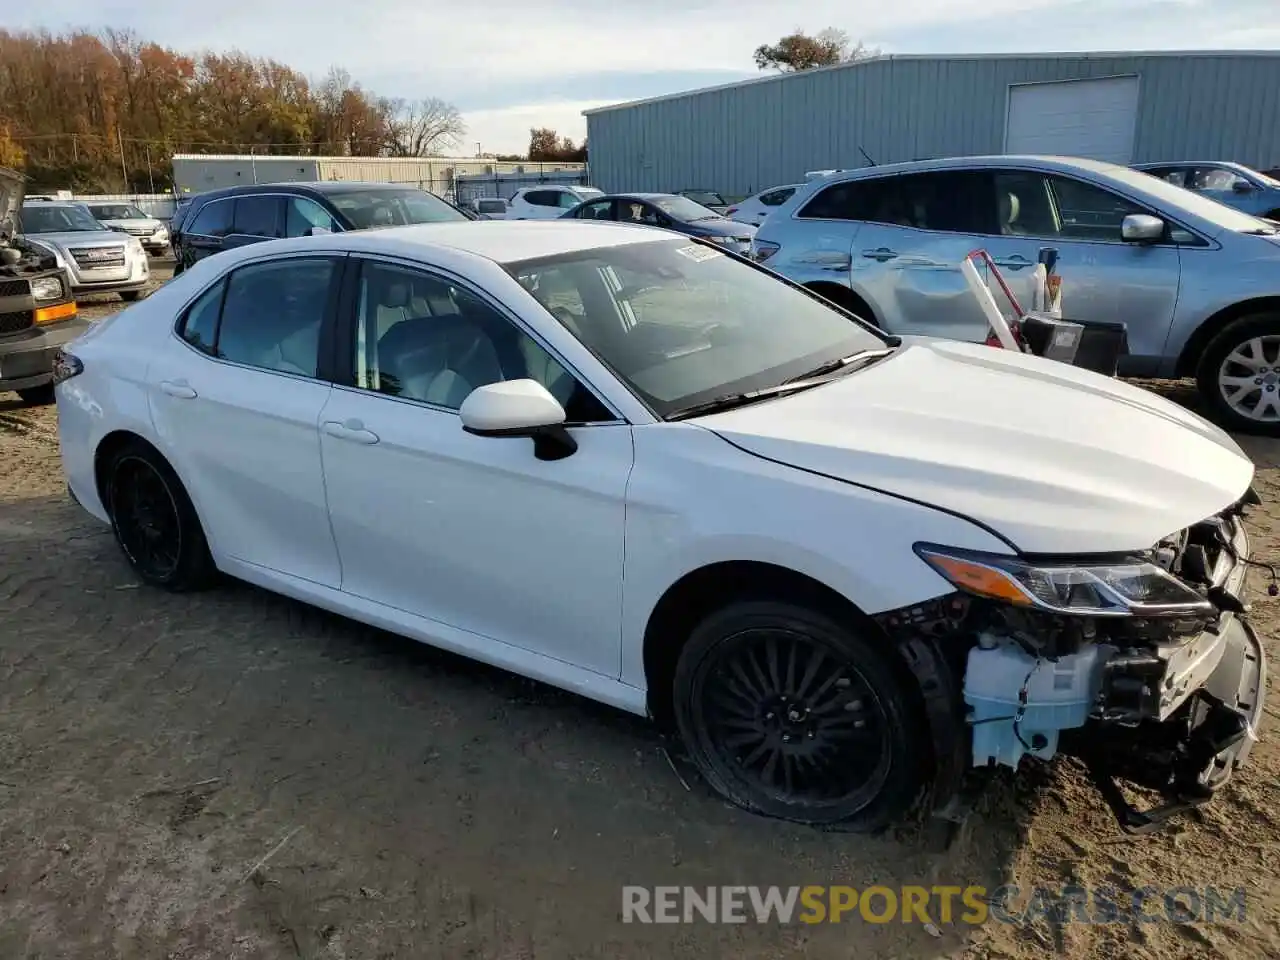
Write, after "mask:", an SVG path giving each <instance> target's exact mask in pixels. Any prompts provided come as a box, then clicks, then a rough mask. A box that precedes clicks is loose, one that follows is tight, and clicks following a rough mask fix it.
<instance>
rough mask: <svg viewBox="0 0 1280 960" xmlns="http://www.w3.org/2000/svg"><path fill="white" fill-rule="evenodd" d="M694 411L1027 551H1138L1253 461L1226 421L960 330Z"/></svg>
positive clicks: (1241, 489) (1201, 513)
mask: <svg viewBox="0 0 1280 960" xmlns="http://www.w3.org/2000/svg"><path fill="white" fill-rule="evenodd" d="M691 422H695V423H698V424H700V425H702V426H704V427H706V428H708V429H710V430H713V431H715V432H716V433H718V434H719V435H720V436H722V437H723V438H724V439H726V440H728V441H729V442H731V443H733V444H735V445H736V446H738V447H740V448H741V449H743V450H746V451H748V452H750V453H753V454H756V455H758V456H761V457H766V458H768V459H770V460H775V461H778V462H781V463H784V464H789V465H792V466H795V467H799V468H800V469H803V470H808V471H813V472H815V473H820V474H824V475H826V476H830V477H834V478H837V479H840V480H845V481H848V482H851V483H856V484H858V485H861V486H866V487H871V488H875V489H878V490H882V491H885V492H888V493H891V494H894V495H897V496H901V497H906V498H909V499H911V500H916V501H919V502H922V503H925V504H928V505H931V506H934V507H938V508H940V509H943V510H947V511H949V512H953V513H957V514H961V515H963V516H966V517H968V518H970V519H972V520H975V521H977V522H979V523H981V524H983V525H985V526H987V527H988V528H990V529H991V530H994V531H995V532H996V533H998V534H1000V535H1001V536H1002V537H1004V538H1005V539H1006V540H1008V541H1009V542H1010V543H1012V544H1013V545H1014V546H1015V547H1017V549H1018V550H1020V551H1021V552H1024V553H1038V554H1090V553H1110V552H1122V551H1130V550H1145V549H1147V548H1149V547H1151V546H1152V545H1154V544H1155V543H1156V542H1157V541H1158V540H1160V539H1161V538H1162V537H1165V536H1168V535H1169V534H1171V533H1174V532H1175V531H1177V530H1180V529H1181V528H1183V527H1185V526H1188V525H1190V524H1192V523H1195V522H1197V521H1199V520H1203V519H1205V518H1206V517H1208V516H1210V515H1212V514H1214V513H1216V512H1217V511H1219V510H1221V509H1223V508H1224V507H1226V506H1228V505H1229V504H1231V503H1233V502H1235V501H1236V500H1238V499H1239V498H1240V497H1242V496H1243V495H1244V494H1245V492H1246V491H1247V490H1248V488H1249V485H1250V483H1251V482H1252V480H1253V473H1254V467H1253V463H1252V461H1251V460H1250V459H1249V458H1248V457H1247V456H1246V455H1245V454H1244V452H1243V451H1242V450H1241V449H1240V448H1239V446H1237V445H1236V443H1235V441H1233V440H1232V439H1231V438H1230V437H1229V436H1228V435H1227V434H1226V433H1224V432H1223V431H1221V430H1220V429H1218V428H1217V427H1215V426H1213V425H1212V424H1210V423H1208V422H1207V421H1205V420H1203V419H1202V418H1200V417H1198V416H1196V415H1195V414H1192V413H1190V412H1188V411H1186V410H1184V409H1183V408H1181V407H1179V406H1177V405H1176V404H1173V403H1171V402H1169V401H1167V400H1165V399H1163V398H1162V397H1159V396H1156V395H1155V394H1152V393H1149V392H1148V391H1146V390H1142V389H1140V388H1138V387H1134V386H1130V385H1128V384H1125V383H1123V382H1121V381H1118V380H1112V379H1109V378H1106V377H1102V376H1099V375H1097V374H1093V373H1090V372H1088V371H1085V370H1080V369H1078V368H1076V367H1071V366H1068V365H1066V364H1062V363H1057V362H1054V361H1050V360H1043V359H1041V358H1038V357H1030V356H1027V355H1025V354H1018V353H1013V352H1011V351H1006V350H1000V349H996V348H992V347H987V346H983V345H980V344H968V343H959V342H956V341H940V340H925V339H916V338H904V341H903V345H902V346H901V347H900V348H899V349H898V350H896V351H895V352H894V354H893V355H892V356H890V357H888V358H886V359H884V360H881V361H879V362H877V363H875V364H873V365H872V366H870V367H868V368H867V369H865V370H861V371H856V372H854V373H852V374H849V375H848V376H846V377H843V378H841V379H838V380H835V381H833V382H831V383H829V384H826V385H824V386H820V387H815V388H812V389H810V390H805V391H802V392H800V393H797V394H792V395H790V396H784V397H781V398H778V399H776V400H771V401H766V402H762V403H758V404H755V405H752V406H748V407H742V408H740V409H738V410H733V411H727V412H725V413H720V414H714V415H711V416H706V417H700V418H697V419H696V420H693V421H691ZM850 536H855V537H856V536H857V531H856V530H851V531H850Z"/></svg>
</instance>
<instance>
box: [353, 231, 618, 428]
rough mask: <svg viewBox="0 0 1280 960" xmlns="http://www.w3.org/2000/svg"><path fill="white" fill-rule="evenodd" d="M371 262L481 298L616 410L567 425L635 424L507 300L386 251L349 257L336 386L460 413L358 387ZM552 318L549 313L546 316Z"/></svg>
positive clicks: (453, 275) (446, 271)
mask: <svg viewBox="0 0 1280 960" xmlns="http://www.w3.org/2000/svg"><path fill="white" fill-rule="evenodd" d="M367 263H374V264H380V265H384V266H389V267H396V268H398V269H401V270H407V271H410V272H414V273H419V274H422V275H424V276H426V277H428V278H430V279H435V280H441V281H444V282H445V283H448V284H450V285H451V286H455V287H460V288H461V289H463V290H465V291H467V293H469V294H471V295H472V296H474V297H475V298H476V299H478V300H480V301H481V302H483V303H484V304H486V305H487V306H488V307H490V308H491V309H492V310H494V311H495V312H496V313H497V314H498V315H499V316H501V317H502V318H503V319H504V320H506V321H507V322H508V323H510V324H511V325H512V326H514V327H515V328H516V330H518V331H519V332H521V333H523V334H524V335H525V336H527V337H529V338H530V339H531V340H532V341H533V342H534V343H536V344H537V345H538V346H539V347H541V348H542V349H543V350H545V351H546V352H547V355H548V356H549V357H551V359H552V360H554V361H555V362H556V363H558V364H559V365H560V366H561V367H562V368H563V369H564V371H565V372H566V373H567V374H569V376H571V377H573V378H574V379H575V380H577V382H578V383H579V384H581V385H582V386H583V387H584V388H585V389H586V390H588V391H589V392H590V393H591V394H592V395H593V396H594V397H595V398H596V400H597V401H598V402H599V403H600V405H601V406H602V407H603V408H604V409H605V410H607V411H608V412H609V413H611V414H613V417H614V419H612V420H592V421H589V422H581V423H580V422H577V421H566V422H565V426H566V427H572V428H574V429H578V428H580V427H612V426H618V425H621V424H626V425H628V426H630V425H631V422H630V421H629V420H628V419H627V418H626V417H625V416H624V415H623V414H622V413H620V412H619V410H618V408H617V406H616V405H615V404H614V403H612V402H610V401H609V399H608V398H607V397H605V396H604V395H603V394H602V393H601V391H600V390H599V388H597V387H596V386H595V384H593V383H592V382H591V381H590V380H588V379H587V378H586V377H584V376H583V375H582V374H581V373H580V372H579V371H578V369H577V368H576V367H575V366H574V365H573V364H571V363H569V362H568V361H567V360H565V359H564V357H562V356H561V355H560V352H559V351H558V350H556V349H555V348H554V347H552V346H551V344H549V343H548V342H547V341H546V339H545V338H544V337H543V336H542V335H541V334H539V333H538V332H537V331H535V330H532V329H530V328H529V326H528V324H526V323H525V322H524V321H523V320H522V319H521V318H520V317H519V316H517V315H516V314H515V312H514V311H512V310H510V309H509V308H508V307H507V306H506V305H505V304H503V303H502V302H500V301H499V300H497V299H496V298H495V297H493V296H492V295H491V294H489V293H488V292H486V291H484V290H481V289H480V288H479V287H477V286H476V285H475V284H474V283H473V282H471V281H470V280H469V279H467V278H466V277H463V276H460V275H459V274H456V273H454V272H453V271H452V270H449V269H447V268H445V267H441V266H439V265H437V264H425V263H422V262H421V261H417V260H411V259H407V258H402V257H397V256H395V255H394V254H384V253H365V252H361V253H357V254H352V255H350V256H349V257H348V258H347V270H346V272H345V274H344V276H343V281H342V282H343V287H342V291H341V293H340V294H339V296H338V297H337V298H335V299H336V301H337V303H338V310H339V312H338V313H337V315H336V316H335V318H334V324H333V343H332V351H333V352H332V361H333V367H332V373H333V377H332V378H331V380H330V382H331V383H332V384H333V386H334V387H335V388H338V389H342V390H348V391H351V392H353V393H356V394H359V395H360V396H365V397H379V398H381V399H383V400H392V401H395V402H396V403H407V404H412V405H413V406H415V407H422V408H425V409H428V410H435V411H438V412H441V413H451V414H453V415H454V416H455V417H456V416H458V411H457V410H456V409H454V408H452V407H446V406H444V405H442V404H438V403H431V402H430V401H427V400H419V399H417V398H415V397H397V396H393V395H391V394H388V393H378V392H377V391H374V390H368V389H365V388H364V387H359V386H357V385H356V383H355V363H356V357H355V333H356V325H357V324H358V323H359V322H360V318H359V317H358V316H357V311H358V308H359V299H360V292H359V282H360V277H361V274H362V272H363V268H364V265H365V264H367ZM548 316H549V314H548Z"/></svg>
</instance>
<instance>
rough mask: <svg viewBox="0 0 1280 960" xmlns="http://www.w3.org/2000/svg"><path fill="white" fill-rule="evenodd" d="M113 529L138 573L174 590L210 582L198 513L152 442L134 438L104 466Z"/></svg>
mask: <svg viewBox="0 0 1280 960" xmlns="http://www.w3.org/2000/svg"><path fill="white" fill-rule="evenodd" d="M106 478H107V482H106V496H105V497H104V502H105V504H106V507H107V512H108V513H109V514H110V516H111V529H112V532H113V533H115V537H116V543H117V544H119V545H120V549H121V551H122V552H123V553H124V556H125V559H126V560H127V561H128V562H129V566H131V567H132V568H133V570H134V572H135V573H137V575H138V576H139V577H140V578H141V579H142V580H143V582H145V583H147V584H150V585H151V586H153V587H160V588H161V589H163V590H169V591H172V592H175V593H179V592H184V591H188V590H196V589H199V588H201V587H204V586H207V585H208V584H209V583H210V581H211V580H212V579H213V574H214V565H213V558H212V557H211V556H210V555H209V545H208V542H207V541H206V540H205V536H204V530H203V528H202V527H201V526H200V518H199V517H198V516H196V511H195V507H194V506H192V504H191V499H190V498H189V497H188V496H187V491H186V490H185V489H184V488H183V486H182V481H180V480H179V479H178V475H177V474H176V473H174V472H173V468H172V467H170V466H169V464H168V463H167V462H166V461H165V459H164V458H163V457H162V456H160V454H159V453H158V452H156V451H155V450H154V449H152V448H151V447H149V446H147V445H145V444H143V443H131V444H128V445H126V446H124V447H123V448H121V449H119V450H117V451H115V452H114V453H113V454H112V455H111V460H110V462H109V463H108V464H107V467H106Z"/></svg>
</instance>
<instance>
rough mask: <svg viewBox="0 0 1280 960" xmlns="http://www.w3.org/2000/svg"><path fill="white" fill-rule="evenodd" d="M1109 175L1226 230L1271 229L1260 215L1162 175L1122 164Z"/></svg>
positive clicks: (1241, 231) (1238, 231)
mask: <svg viewBox="0 0 1280 960" xmlns="http://www.w3.org/2000/svg"><path fill="white" fill-rule="evenodd" d="M1106 175H1107V177H1108V178H1110V179H1111V180H1114V181H1117V182H1118V183H1120V184H1122V185H1123V186H1125V187H1132V188H1134V189H1135V190H1139V191H1141V192H1142V193H1145V194H1147V195H1149V196H1151V197H1154V198H1156V199H1157V200H1159V201H1160V202H1161V203H1164V204H1168V205H1169V206H1171V207H1175V208H1181V209H1183V210H1186V211H1187V212H1188V213H1193V214H1195V215H1196V216H1197V217H1200V218H1201V219H1203V220H1208V221H1209V222H1210V223H1213V224H1216V225H1217V226H1219V227H1221V228H1222V229H1224V230H1233V231H1235V232H1236V233H1257V232H1258V231H1259V230H1268V231H1269V230H1270V227H1269V225H1268V224H1267V223H1266V221H1263V220H1259V219H1258V218H1257V217H1252V216H1250V215H1249V214H1247V213H1242V212H1240V211H1239V210H1236V209H1235V208H1234V207H1228V206H1227V205H1226V204H1225V203H1219V202H1218V201H1217V200H1212V199H1210V198H1209V197H1206V196H1202V195H1201V194H1198V193H1196V192H1194V191H1192V190H1187V189H1186V188H1185V187H1179V186H1175V185H1174V184H1172V183H1170V182H1169V181H1168V180H1161V179H1160V178H1159V177H1153V176H1151V174H1149V173H1144V172H1142V171H1141V170H1132V169H1129V168H1128V167H1119V166H1117V167H1109V168H1107V170H1106Z"/></svg>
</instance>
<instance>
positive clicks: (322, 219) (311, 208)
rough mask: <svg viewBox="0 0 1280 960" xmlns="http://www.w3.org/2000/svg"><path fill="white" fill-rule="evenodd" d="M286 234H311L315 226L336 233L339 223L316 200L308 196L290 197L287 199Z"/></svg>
mask: <svg viewBox="0 0 1280 960" xmlns="http://www.w3.org/2000/svg"><path fill="white" fill-rule="evenodd" d="M284 209H285V214H284V235H285V236H286V237H305V236H309V235H310V234H311V230H312V228H314V227H319V228H320V229H321V230H327V231H328V232H330V233H336V232H337V230H338V225H337V224H336V223H334V222H333V217H331V216H329V213H328V211H327V210H325V209H324V207H322V206H320V204H318V203H316V202H315V201H314V200H310V199H308V198H306V197H290V198H289V199H287V200H286V201H285V208H284Z"/></svg>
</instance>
